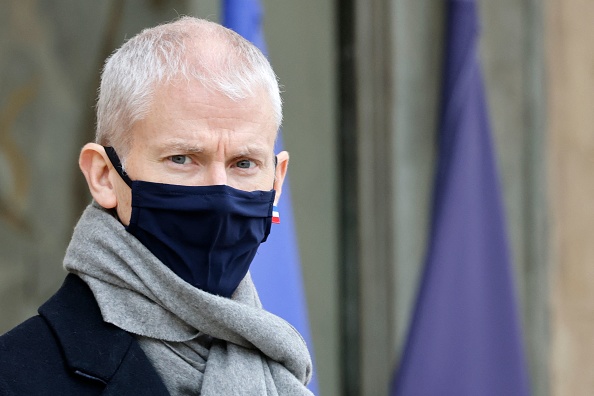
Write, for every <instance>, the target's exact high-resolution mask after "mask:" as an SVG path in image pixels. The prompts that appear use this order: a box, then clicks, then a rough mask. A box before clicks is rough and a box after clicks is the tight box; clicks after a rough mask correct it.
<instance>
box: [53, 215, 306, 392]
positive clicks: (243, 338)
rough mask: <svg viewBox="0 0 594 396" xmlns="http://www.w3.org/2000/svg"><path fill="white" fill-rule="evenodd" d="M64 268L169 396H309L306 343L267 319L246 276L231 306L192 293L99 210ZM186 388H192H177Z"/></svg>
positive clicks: (75, 240) (86, 218)
mask: <svg viewBox="0 0 594 396" xmlns="http://www.w3.org/2000/svg"><path fill="white" fill-rule="evenodd" d="M64 268H66V270H67V271H69V272H72V273H74V274H77V275H78V276H80V277H81V278H82V279H83V280H84V281H85V282H86V283H87V284H88V285H89V287H90V288H91V290H92V291H93V294H94V296H95V298H96V300H97V303H98V304H99V308H100V309H101V314H102V316H103V319H104V320H105V321H106V322H109V323H112V324H114V325H115V326H117V327H119V328H121V329H124V330H126V331H128V332H130V333H133V334H135V335H137V338H138V339H139V340H140V343H141V347H142V348H143V349H144V350H145V352H146V353H147V356H148V357H149V359H150V360H151V361H152V362H153V364H154V366H155V368H156V369H157V371H158V372H159V374H160V375H161V377H162V378H163V381H164V383H165V385H166V386H167V387H168V389H169V390H170V392H172V394H200V395H204V396H211V395H258V396H259V395H267V396H272V395H311V392H310V391H309V390H308V389H307V388H306V387H305V385H306V384H307V383H308V382H309V380H310V379H311V374H312V364H311V358H310V355H309V352H308V350H307V347H306V345H305V342H304V341H303V338H302V337H301V336H300V335H299V333H298V332H297V331H296V330H295V329H294V328H293V327H292V326H291V325H290V324H288V323H287V322H286V321H284V320H283V319H281V318H279V317H277V316H275V315H272V314H271V313H269V312H266V311H265V310H263V309H262V306H261V303H260V300H259V298H258V295H257V293H256V290H255V287H254V284H253V283H252V280H251V278H250V276H249V274H248V276H246V277H245V278H244V279H243V281H242V282H241V283H240V285H239V287H238V288H237V290H236V291H235V293H234V294H233V296H232V297H231V298H223V297H219V296H215V295H213V294H210V293H207V292H204V291H202V290H199V289H197V288H194V287H193V286H191V285H189V284H188V283H186V282H184V281H183V280H181V279H180V278H179V277H177V276H176V275H175V274H174V273H173V272H172V271H171V270H169V268H167V267H166V266H165V265H163V264H162V263H161V262H160V261H159V260H158V259H157V258H156V257H155V256H154V255H152V254H151V253H150V252H149V250H148V249H147V248H146V247H145V246H144V245H142V244H141V243H140V242H139V241H138V240H137V239H136V238H134V237H133V236H132V235H131V234H129V233H128V232H127V231H126V230H125V229H124V227H123V226H122V224H121V223H120V222H119V221H118V220H116V219H115V218H114V217H113V216H112V215H111V214H109V213H108V212H106V211H105V210H104V209H102V208H101V207H99V206H98V205H97V204H92V205H89V207H87V209H86V210H85V212H84V213H83V215H82V217H81V219H80V220H79V222H78V224H77V226H76V228H75V230H74V234H73V236H72V240H71V242H70V245H69V247H68V250H67V252H66V257H65V259H64ZM161 358H162V359H163V360H162V361H161ZM171 365H173V367H176V366H177V367H182V366H184V365H185V367H186V370H184V371H181V373H182V374H180V371H177V370H175V371H174V370H171V369H169V370H168V368H171V367H172V366H171ZM174 372H175V373H176V375H173V373H174ZM183 373H186V374H183ZM188 373H189V374H188ZM185 375H191V377H185ZM173 377H177V378H173ZM188 378H192V379H191V381H196V383H195V385H193V386H190V387H188V386H187V384H186V385H183V386H182V385H180V384H183V383H184V382H186V383H187V381H188ZM184 386H185V387H184ZM188 388H193V389H188Z"/></svg>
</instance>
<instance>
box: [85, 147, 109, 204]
mask: <svg viewBox="0 0 594 396" xmlns="http://www.w3.org/2000/svg"><path fill="white" fill-rule="evenodd" d="M78 165H79V167H80V170H81V171H82V173H83V175H84V176H85V179H86V180H87V185H88V186H89V191H90V192H91V195H92V196H93V199H95V201H96V202H97V203H98V204H99V205H101V206H103V207H104V208H106V209H111V208H114V207H115V206H116V205H117V197H116V192H115V186H114V185H113V183H112V182H111V180H110V178H109V174H110V166H109V159H108V158H107V155H106V154H105V149H104V148H103V146H101V145H99V144H96V143H87V144H86V145H85V146H84V147H83V148H82V150H81V152H80V157H79V159H78Z"/></svg>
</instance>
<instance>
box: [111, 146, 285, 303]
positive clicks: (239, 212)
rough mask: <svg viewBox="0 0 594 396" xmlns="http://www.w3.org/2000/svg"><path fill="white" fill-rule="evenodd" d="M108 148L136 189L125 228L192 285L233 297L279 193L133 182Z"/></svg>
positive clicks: (264, 235) (266, 228) (263, 235)
mask: <svg viewBox="0 0 594 396" xmlns="http://www.w3.org/2000/svg"><path fill="white" fill-rule="evenodd" d="M105 151H106V153H107V155H108V157H109V159H110V160H111V162H112V164H113V166H114V168H115V169H116V170H117V171H118V173H119V174H120V176H121V177H122V179H123V180H124V181H125V182H126V183H127V184H128V185H129V186H130V188H131V189H132V214H131V218H130V224H129V225H128V226H127V227H126V230H127V231H128V232H130V233H131V234H132V235H134V236H135V237H136V238H137V239H138V240H139V241H140V242H141V243H142V244H143V245H145V246H146V247H147V248H148V249H149V250H150V251H151V252H152V253H153V254H154V255H155V256H156V257H157V258H159V260H161V261H162V262H163V264H165V265H166V266H167V267H169V268H170V269H171V270H172V271H173V272H174V273H175V274H176V275H177V276H179V277H180V278H182V279H183V280H185V281H186V282H188V283H189V284H191V285H192V286H194V287H197V288H199V289H201V290H204V291H207V292H209V293H212V294H216V295H219V296H223V297H230V296H231V294H233V292H234V291H235V289H236V288H237V286H238V285H239V283H240V282H241V280H242V279H243V278H244V277H245V275H246V273H247V272H248V269H249V266H250V264H251V262H252V260H253V258H254V256H255V254H256V251H257V249H258V246H259V245H260V243H262V242H264V241H265V240H266V238H267V236H268V234H269V232H270V226H271V224H272V208H273V202H274V195H275V191H274V190H271V191H242V190H237V189H234V188H232V187H229V186H225V185H217V186H180V185H172V184H162V183H152V182H146V181H139V180H135V181H132V180H131V179H130V178H129V177H128V176H127V174H126V173H125V172H124V171H123V168H122V165H121V163H120V160H119V158H118V156H117V154H116V152H115V150H114V149H113V148H111V147H106V148H105Z"/></svg>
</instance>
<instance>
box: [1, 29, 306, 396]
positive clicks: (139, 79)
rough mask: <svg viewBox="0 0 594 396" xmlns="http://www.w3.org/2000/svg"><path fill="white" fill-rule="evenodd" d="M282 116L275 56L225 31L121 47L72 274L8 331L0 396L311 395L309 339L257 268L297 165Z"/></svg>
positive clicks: (93, 146) (89, 172)
mask: <svg viewBox="0 0 594 396" xmlns="http://www.w3.org/2000/svg"><path fill="white" fill-rule="evenodd" d="M281 118H282V111H281V100H280V94H279V87H278V83H277V80H276V76H275V75H274V72H273V71H272V69H271V67H270V65H269V63H268V61H267V60H266V58H265V57H264V56H263V55H262V54H261V53H260V52H259V51H258V49H256V48H255V47H254V46H253V45H251V44H250V43H249V42H247V41H246V40H244V39H243V38H241V37H240V36H239V35H237V34H235V33H233V32H232V31H230V30H228V29H225V28H223V27H221V26H220V25H217V24H215V23H212V22H207V21H204V20H199V19H195V18H190V17H184V18H181V19H180V20H177V21H175V22H172V23H169V24H165V25H161V26H158V27H155V28H152V29H147V30H145V31H143V32H142V33H140V34H139V35H137V36H136V37H134V38H132V39H131V40H129V41H128V42H126V43H125V44H124V45H123V46H122V47H121V48H120V49H119V50H117V51H116V52H115V53H114V54H113V55H112V56H111V57H110V58H109V59H108V60H107V62H106V64H105V68H104V70H103V73H102V79H101V87H100V93H99V99H98V103H97V139H96V142H97V143H89V144H87V145H85V146H84V147H83V149H82V152H81V154H80V160H79V165H80V168H81V170H82V172H83V174H84V176H85V178H86V180H87V183H88V186H89V190H90V192H91V194H92V196H93V203H92V204H91V205H90V206H89V207H88V208H87V209H86V210H85V212H84V213H83V215H82V217H81V219H80V220H79V223H78V224H77V226H76V228H75V230H74V234H73V236H72V240H71V242H70V245H69V247H68V250H67V252H66V256H65V259H64V267H65V268H66V270H67V271H68V272H69V274H68V276H67V277H66V280H65V282H64V284H63V286H62V287H61V289H60V290H59V291H58V292H57V293H56V294H55V295H54V296H53V297H52V298H51V299H50V300H48V301H47V302H46V303H45V304H44V305H42V307H41V308H40V309H39V315H38V316H36V317H33V318H31V319H29V320H28V321H26V322H24V323H23V324H21V325H19V326H18V327H16V328H15V329H13V330H11V331H9V332H8V333H6V334H5V335H3V336H2V337H0V395H38V394H43V395H87V394H88V395H94V394H96V395H98V394H104V395H108V394H109V395H167V394H172V395H198V394H201V395H277V394H278V395H283V394H290V395H294V394H295V395H298V394H310V392H309V391H308V390H307V389H306V388H305V385H306V384H307V382H308V381H309V379H310V377H311V359H310V356H309V353H308V351H307V347H306V346H305V343H304V341H303V339H302V338H301V337H300V335H299V334H298V333H297V332H296V330H295V329H293V327H292V326H290V325H289V324H288V323H287V322H285V321H284V320H282V319H280V318H278V317H276V316H274V315H272V314H270V313H268V312H266V311H264V310H262V308H261V304H260V302H259V300H258V296H257V293H256V291H255V288H254V285H253V283H252V281H251V279H250V276H249V273H248V268H249V264H250V262H251V261H252V259H253V257H254V255H255V253H256V249H257V247H258V246H259V244H260V243H261V242H263V241H265V239H266V236H267V235H268V233H269V231H270V228H271V217H272V208H273V205H274V204H276V202H277V201H278V198H279V196H280V193H281V188H282V184H283V180H284V177H285V174H286V172H287V165H288V161H289V156H288V153H286V152H284V151H283V152H281V153H278V154H277V155H276V156H275V155H274V153H273V147H274V140H275V138H276V133H277V130H278V128H279V126H280V122H281ZM279 265H282V263H279Z"/></svg>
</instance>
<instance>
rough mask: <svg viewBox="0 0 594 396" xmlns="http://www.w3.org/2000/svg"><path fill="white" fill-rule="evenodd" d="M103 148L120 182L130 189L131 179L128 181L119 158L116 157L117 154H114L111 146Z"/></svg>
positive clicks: (128, 178)
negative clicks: (122, 181)
mask: <svg viewBox="0 0 594 396" xmlns="http://www.w3.org/2000/svg"><path fill="white" fill-rule="evenodd" d="M103 148H104V149H105V154H107V158H109V160H110V161H111V164H112V165H113V167H114V169H115V170H116V172H118V174H119V175H120V177H121V178H122V180H124V181H125V182H126V184H127V185H128V186H129V187H130V188H132V179H130V177H129V176H128V174H127V173H126V171H125V170H124V167H123V166H122V162H121V161H120V157H118V154H117V153H116V151H115V149H114V148H113V147H111V146H103Z"/></svg>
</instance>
